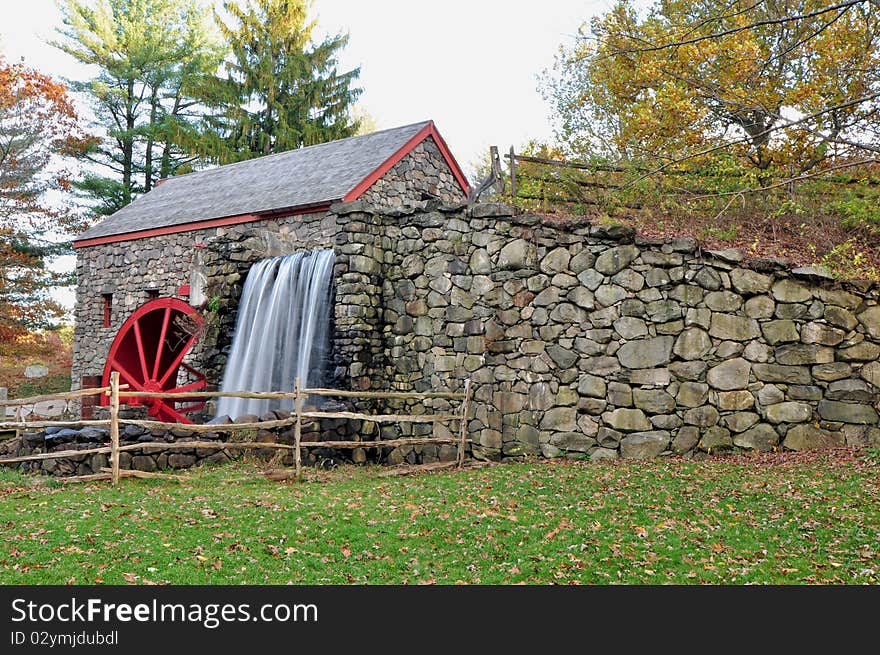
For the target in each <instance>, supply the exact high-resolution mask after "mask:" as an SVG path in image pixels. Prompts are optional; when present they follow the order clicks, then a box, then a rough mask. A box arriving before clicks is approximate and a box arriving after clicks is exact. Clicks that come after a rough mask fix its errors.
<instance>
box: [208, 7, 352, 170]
mask: <svg viewBox="0 0 880 655" xmlns="http://www.w3.org/2000/svg"><path fill="white" fill-rule="evenodd" d="M309 5H310V3H309V2H308V1H307V0H251V2H249V3H246V4H244V5H241V4H238V3H236V2H226V3H225V4H224V7H225V9H226V11H227V12H228V13H229V14H230V15H231V16H232V18H233V21H234V22H233V24H231V25H230V24H226V23H224V22H223V20H222V19H221V18H220V17H219V16H217V22H218V25H219V27H220V32H221V35H222V36H223V38H224V39H225V40H226V41H227V42H228V43H229V45H230V46H231V51H232V55H231V58H230V59H229V60H228V61H227V63H226V73H227V75H226V76H225V77H224V78H222V79H218V80H217V81H216V84H215V88H214V90H213V94H214V95H213V100H214V104H215V105H216V108H217V111H216V112H215V117H214V118H213V120H211V121H210V122H211V124H212V126H213V128H214V129H215V130H216V133H217V136H218V138H219V140H220V146H221V147H220V149H219V155H218V157H217V159H218V160H219V161H220V162H221V163H223V162H228V161H237V160H242V159H248V158H250V157H256V156H260V155H266V154H269V153H272V152H283V151H285V150H291V149H294V148H299V147H302V146H308V145H313V144H316V143H322V142H325V141H332V140H334V139H341V138H344V137H348V136H352V135H353V134H355V133H356V131H357V128H358V123H357V121H356V120H353V119H352V117H351V109H352V105H353V103H354V102H355V100H356V99H357V97H358V96H359V95H360V93H361V90H360V89H358V88H353V87H352V84H353V83H354V81H355V80H356V79H357V77H358V76H359V75H360V69H359V68H356V69H354V70H351V71H348V72H339V71H338V70H337V66H338V61H337V53H338V52H339V50H340V49H341V48H343V47H345V45H346V44H347V43H348V36H347V35H342V34H337V35H335V36H330V37H327V38H326V39H324V40H323V41H321V42H320V43H315V42H314V41H313V32H314V29H315V26H316V22H315V21H314V20H309V18H308V10H309Z"/></svg>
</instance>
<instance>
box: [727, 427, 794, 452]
mask: <svg viewBox="0 0 880 655" xmlns="http://www.w3.org/2000/svg"><path fill="white" fill-rule="evenodd" d="M799 427H802V426H795V427H794V428H792V430H794V429H797V428H799ZM790 431H791V430H789V432H790ZM733 443H734V445H736V446H738V447H740V448H745V449H746V450H760V451H763V452H770V451H771V450H773V447H774V446H775V445H776V444H777V443H779V434H778V433H777V432H776V430H774V429H773V428H772V427H771V426H769V425H767V424H766V423H759V424H758V425H756V426H755V427H753V428H751V429H750V430H746V431H745V432H742V433H740V434H738V435H736V436H735V437H734V438H733Z"/></svg>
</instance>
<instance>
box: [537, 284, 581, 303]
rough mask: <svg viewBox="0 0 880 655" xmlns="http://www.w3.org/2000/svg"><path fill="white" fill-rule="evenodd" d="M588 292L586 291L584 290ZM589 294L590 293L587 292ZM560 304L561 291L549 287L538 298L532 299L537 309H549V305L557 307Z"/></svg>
mask: <svg viewBox="0 0 880 655" xmlns="http://www.w3.org/2000/svg"><path fill="white" fill-rule="evenodd" d="M584 291H586V289H584ZM587 293H589V291H587ZM558 302H559V289H557V288H556V287H547V288H546V289H544V290H543V291H541V292H540V293H539V294H538V295H537V296H535V297H534V298H532V304H533V305H534V306H535V307H547V306H548V305H555V304H556V303H558Z"/></svg>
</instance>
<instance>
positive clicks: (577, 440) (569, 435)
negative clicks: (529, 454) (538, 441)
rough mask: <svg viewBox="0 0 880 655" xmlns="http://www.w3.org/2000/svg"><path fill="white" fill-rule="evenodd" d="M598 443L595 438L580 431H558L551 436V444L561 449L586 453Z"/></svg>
mask: <svg viewBox="0 0 880 655" xmlns="http://www.w3.org/2000/svg"><path fill="white" fill-rule="evenodd" d="M597 444H598V442H597V441H596V440H595V439H593V438H592V437H588V436H586V435H584V434H582V433H580V432H556V433H554V434H553V435H551V436H550V445H552V446H556V447H557V448H559V449H560V450H569V451H574V452H578V453H586V452H589V450H590V448H592V447H594V446H596V445H597Z"/></svg>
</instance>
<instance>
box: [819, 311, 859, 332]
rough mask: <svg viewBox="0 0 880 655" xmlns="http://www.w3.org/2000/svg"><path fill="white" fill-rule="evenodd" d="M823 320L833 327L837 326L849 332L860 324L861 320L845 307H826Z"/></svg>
mask: <svg viewBox="0 0 880 655" xmlns="http://www.w3.org/2000/svg"><path fill="white" fill-rule="evenodd" d="M823 318H824V319H825V320H826V321H828V322H829V323H830V324H831V325H836V326H837V327H839V328H843V329H844V330H847V331H849V330H852V329H853V328H854V327H855V326H856V325H858V324H859V319H857V318H856V315H855V314H853V313H852V312H851V311H849V310H847V309H844V308H843V307H834V306H833V305H826V306H825V313H824V314H823Z"/></svg>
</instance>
